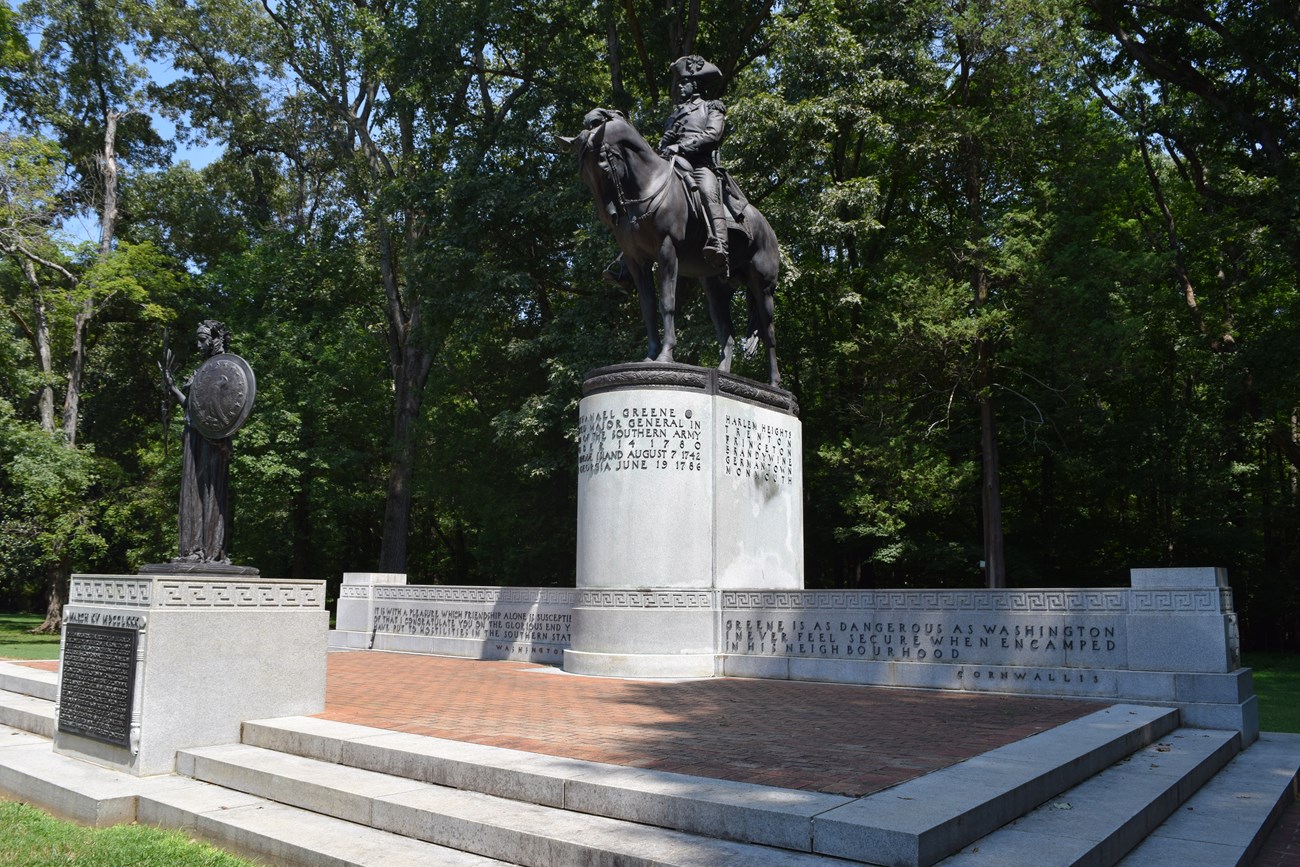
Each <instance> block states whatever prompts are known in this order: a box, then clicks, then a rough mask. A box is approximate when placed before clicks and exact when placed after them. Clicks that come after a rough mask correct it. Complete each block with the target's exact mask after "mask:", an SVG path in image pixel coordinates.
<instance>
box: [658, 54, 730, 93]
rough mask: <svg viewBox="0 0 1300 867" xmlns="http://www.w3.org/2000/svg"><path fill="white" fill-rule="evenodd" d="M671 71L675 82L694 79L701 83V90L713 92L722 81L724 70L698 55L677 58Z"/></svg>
mask: <svg viewBox="0 0 1300 867" xmlns="http://www.w3.org/2000/svg"><path fill="white" fill-rule="evenodd" d="M669 69H671V70H672V73H673V81H677V80H678V79H682V78H693V79H695V80H696V81H697V82H699V85H700V89H701V90H706V91H707V90H712V89H713V88H715V87H717V86H718V84H719V83H720V82H721V81H722V70H721V69H718V67H716V66H714V65H713V64H712V63H709V61H707V60H705V59H704V58H703V57H700V56H699V55H698V54H688V55H686V56H685V57H679V58H677V59H676V60H674V61H673V65H672V66H671V67H669Z"/></svg>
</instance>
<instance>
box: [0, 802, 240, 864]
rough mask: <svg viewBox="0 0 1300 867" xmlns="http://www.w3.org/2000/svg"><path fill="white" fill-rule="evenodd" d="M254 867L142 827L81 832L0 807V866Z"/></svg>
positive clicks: (24, 809) (20, 808)
mask: <svg viewBox="0 0 1300 867" xmlns="http://www.w3.org/2000/svg"><path fill="white" fill-rule="evenodd" d="M67 864H87V865H90V864H93V865H95V867H128V865H130V867H253V862H252V861H245V860H243V859H242V858H236V857H235V856H233V855H229V854H227V853H225V852H222V851H221V850H220V849H217V848H214V847H212V846H208V845H206V844H204V843H196V842H194V841H193V840H191V839H190V838H189V837H187V836H185V835H184V834H182V833H181V832H180V831H160V830H158V829H157V828H149V827H145V826H143V825H117V826H114V827H112V828H100V829H98V830H96V829H93V828H83V827H81V826H80V825H77V824H75V823H73V822H65V821H63V820H61V819H55V818H54V817H52V816H50V815H49V814H48V813H44V812H41V811H40V810H38V809H36V808H35V807H30V806H28V805H26V804H19V803H16V802H14V801H0V865H3V867H11V865H12V867H46V865H49V867H53V865H67Z"/></svg>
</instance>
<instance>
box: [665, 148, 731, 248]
mask: <svg viewBox="0 0 1300 867" xmlns="http://www.w3.org/2000/svg"><path fill="white" fill-rule="evenodd" d="M672 163H673V170H674V171H675V172H676V173H677V177H678V178H679V179H680V180H681V182H682V185H683V186H684V187H685V188H686V201H687V202H689V203H690V209H691V213H692V214H694V215H695V216H696V217H697V218H699V219H701V220H705V221H707V220H708V219H709V210H708V208H707V207H706V206H705V204H704V198H703V196H701V195H700V186H699V184H698V183H697V182H696V180H695V167H694V166H692V165H691V164H690V163H689V162H687V161H686V158H685V157H682V156H675V157H673V161H672ZM712 170H713V171H714V172H715V173H716V174H717V175H718V189H719V191H720V192H721V194H722V204H723V205H724V207H723V213H725V214H726V216H727V231H728V233H730V232H740V233H742V234H743V235H744V236H745V237H746V239H748V238H749V227H748V226H747V225H746V223H745V208H746V207H748V206H749V200H748V199H746V198H745V194H744V193H742V192H741V191H740V186H739V185H738V184H737V183H736V180H735V178H733V177H732V176H731V175H730V174H729V173H728V172H727V170H726V169H724V168H722V166H719V165H716V164H715V165H714V166H712Z"/></svg>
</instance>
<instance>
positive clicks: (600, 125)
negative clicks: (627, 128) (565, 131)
mask: <svg viewBox="0 0 1300 867" xmlns="http://www.w3.org/2000/svg"><path fill="white" fill-rule="evenodd" d="M614 120H618V121H622V122H623V123H625V124H626V123H627V118H626V117H625V116H624V115H623V112H621V111H616V110H614V109H609V108H593V109H592V110H591V111H589V112H587V114H586V115H585V116H584V117H583V118H582V132H580V133H578V134H577V135H576V136H567V135H557V136H556V139H557V140H559V141H560V143H561V144H563V145H565V146H566V147H568V148H569V150H571V151H573V152H574V153H575V154H577V156H578V161H579V163H581V162H582V161H583V159H584V157H586V156H587V155H588V154H589V153H593V152H595V151H597V150H598V149H599V148H600V147H601V146H602V145H603V144H604V143H605V128H606V126H607V125H608V124H609V123H610V121H614Z"/></svg>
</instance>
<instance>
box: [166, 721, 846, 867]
mask: <svg viewBox="0 0 1300 867" xmlns="http://www.w3.org/2000/svg"><path fill="white" fill-rule="evenodd" d="M177 770H178V772H180V773H182V774H186V775H189V776H192V777H193V778H195V779H197V780H201V781H203V782H207V783H212V784H215V785H218V786H221V787H223V788H226V789H234V790H237V791H241V792H246V793H248V794H251V795H255V796H257V797H261V798H267V799H269V800H274V801H277V802H279V803H282V804H288V805H290V806H294V807H299V808H302V809H309V810H312V811H313V812H318V813H322V814H324V815H327V816H332V817H335V818H338V819H345V820H347V821H352V822H356V823H358V824H362V825H366V826H369V827H373V828H377V829H379V830H383V831H389V832H392V833H396V834H401V835H403V836H407V837H411V838H414V839H417V840H424V841H426V842H430V843H435V844H438V845H441V846H447V847H450V848H453V849H459V850H462V851H466V852H472V853H475V854H478V855H483V856H485V857H489V858H497V859H500V860H503V861H508V862H512V863H517V864H522V865H536V867H551V865H556V864H593V865H606V864H607V865H624V867H666V865H682V867H706V865H707V867H726V865H734V867H768V865H770V867H778V865H782V867H785V865H788V867H799V865H808V867H812V865H829V864H835V863H841V864H842V863H843V862H842V861H838V860H837V859H831V858H824V857H820V856H817V855H812V854H806V853H799V852H792V851H789V850H782V849H776V848H770V847H766V846H759V845H755V844H751V843H738V842H734V841H730V840H722V839H716V838H711V837H703V836H699V835H695V834H689V833H685V832H682V831H675V830H670V829H666V828H661V827H657V826H652V825H643V824H637V823H634V822H628V821H624V820H620V819H611V818H607V817H604V816H593V815H585V814H579V813H574V812H571V811H568V810H564V809H561V808H556V807H547V806H542V805H539V804H533V803H527V802H523V801H516V800H511V799H507V798H501V797H497V796H494V795H485V794H482V793H479V792H472V791H465V790H460V789H452V788H448V787H446V786H439V785H434V784H430V783H421V782H418V781H416V780H412V779H409V778H406V777H396V776H392V775H389V774H382V773H377V772H374V771H367V770H362V769H360V768H353V767H347V766H344V765H339V764H332V763H330V762H328V761H319V760H317V759H310V758H304V757H302V756H295V755H290V754H288V753H280V752H276V751H273V750H267V749H264V748H261V747H253V746H247V745H242V744H234V745H227V746H219V747H205V748H202V749H194V750H184V751H182V752H181V753H179V754H178V755H177Z"/></svg>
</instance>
